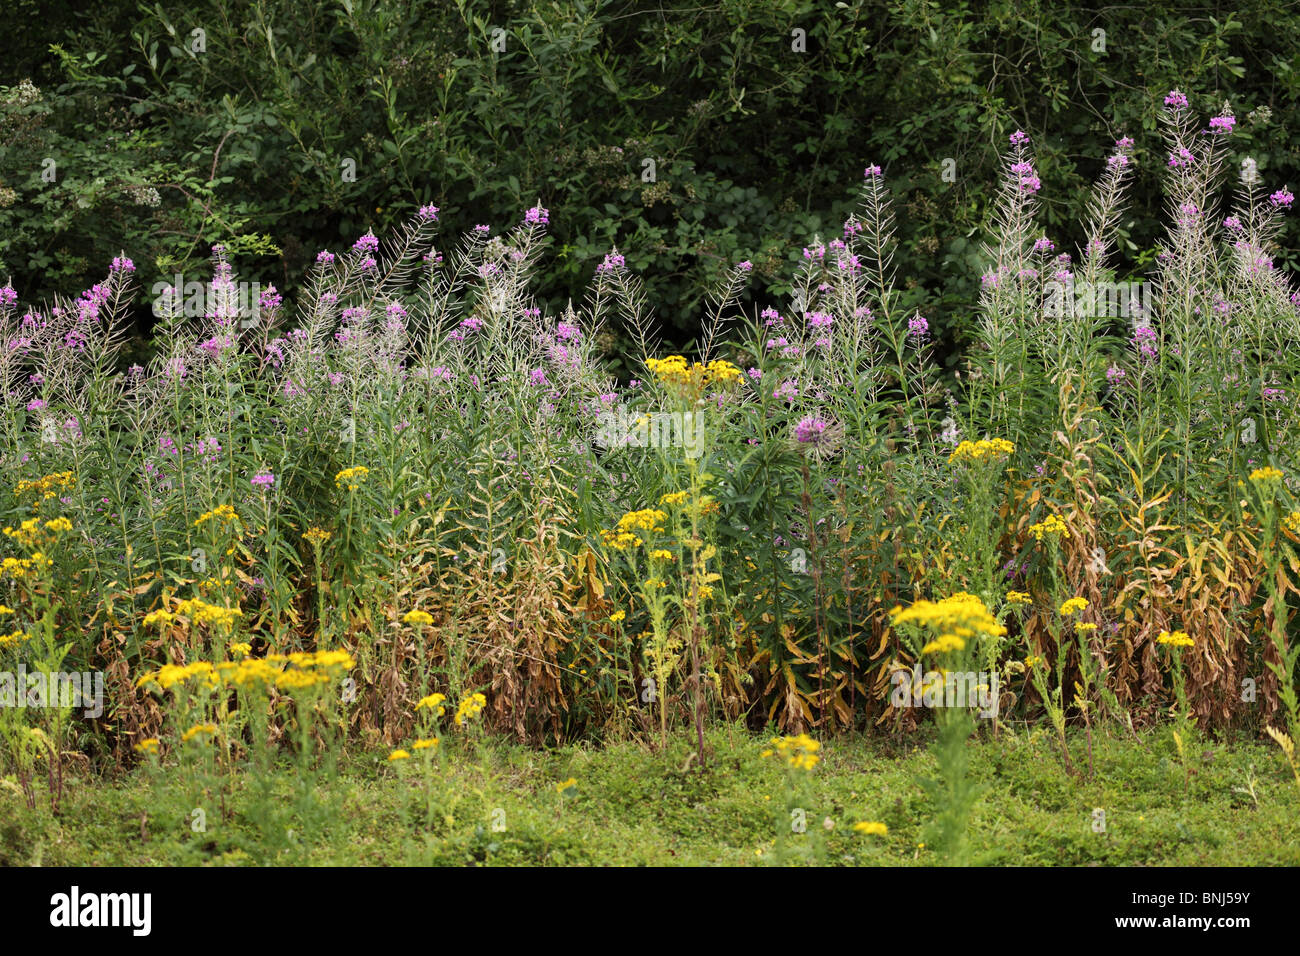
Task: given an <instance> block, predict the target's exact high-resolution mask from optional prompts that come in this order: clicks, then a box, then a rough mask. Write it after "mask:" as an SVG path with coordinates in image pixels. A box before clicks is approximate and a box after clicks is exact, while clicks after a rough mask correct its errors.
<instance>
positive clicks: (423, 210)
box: [416, 206, 438, 222]
mask: <svg viewBox="0 0 1300 956" xmlns="http://www.w3.org/2000/svg"><path fill="white" fill-rule="evenodd" d="M416 215H418V216H419V217H420V218H421V219H422V220H424V221H425V222H437V221H438V207H437V206H421V207H420V211H419V212H418V213H416Z"/></svg>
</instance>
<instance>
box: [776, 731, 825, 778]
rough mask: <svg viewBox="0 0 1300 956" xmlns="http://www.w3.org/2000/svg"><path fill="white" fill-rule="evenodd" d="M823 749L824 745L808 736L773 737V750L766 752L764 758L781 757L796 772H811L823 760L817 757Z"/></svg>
mask: <svg viewBox="0 0 1300 956" xmlns="http://www.w3.org/2000/svg"><path fill="white" fill-rule="evenodd" d="M821 748H822V745H821V744H819V743H818V742H817V741H815V740H813V739H812V738H811V737H809V736H808V735H807V734H800V735H799V736H797V737H773V738H772V749H768V750H764V751H763V753H762V756H764V757H771V756H774V755H775V756H779V757H781V758H782V759H783V760H784V761H785V762H786V764H787V765H788V766H791V767H794V769H796V770H811V769H812V768H813V767H815V766H817V763H818V761H820V760H821V758H820V757H819V756H817V751H819V750H821Z"/></svg>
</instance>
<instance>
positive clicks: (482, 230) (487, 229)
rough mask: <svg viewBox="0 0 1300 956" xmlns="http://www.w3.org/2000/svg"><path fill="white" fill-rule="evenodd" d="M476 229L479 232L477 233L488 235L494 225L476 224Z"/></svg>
mask: <svg viewBox="0 0 1300 956" xmlns="http://www.w3.org/2000/svg"><path fill="white" fill-rule="evenodd" d="M474 231H475V232H477V233H479V234H480V235H483V236H486V235H487V234H488V233H489V232H491V231H492V227H491V226H483V225H478V226H475V227H474Z"/></svg>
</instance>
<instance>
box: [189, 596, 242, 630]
mask: <svg viewBox="0 0 1300 956" xmlns="http://www.w3.org/2000/svg"><path fill="white" fill-rule="evenodd" d="M176 613H177V614H182V615H184V616H185V617H188V618H189V619H190V620H191V621H192V622H193V623H195V624H208V625H216V626H218V627H230V626H232V625H233V624H234V623H235V618H237V617H242V616H243V614H242V612H241V611H239V610H237V609H236V608H233V607H221V606H219V605H216V604H208V603H207V602H206V601H203V600H200V599H199V598H191V599H190V600H188V601H181V602H180V604H177V605H176Z"/></svg>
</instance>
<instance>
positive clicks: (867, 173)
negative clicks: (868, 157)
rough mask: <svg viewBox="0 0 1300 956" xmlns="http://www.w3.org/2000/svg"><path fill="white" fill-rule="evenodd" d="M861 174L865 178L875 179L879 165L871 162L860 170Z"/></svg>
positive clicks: (878, 172)
mask: <svg viewBox="0 0 1300 956" xmlns="http://www.w3.org/2000/svg"><path fill="white" fill-rule="evenodd" d="M862 175H863V177H864V178H866V179H875V178H876V177H877V176H879V175H880V167H879V166H877V165H875V164H874V163H873V164H872V165H870V166H868V167H867V168H866V169H864V170H863V171H862Z"/></svg>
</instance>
